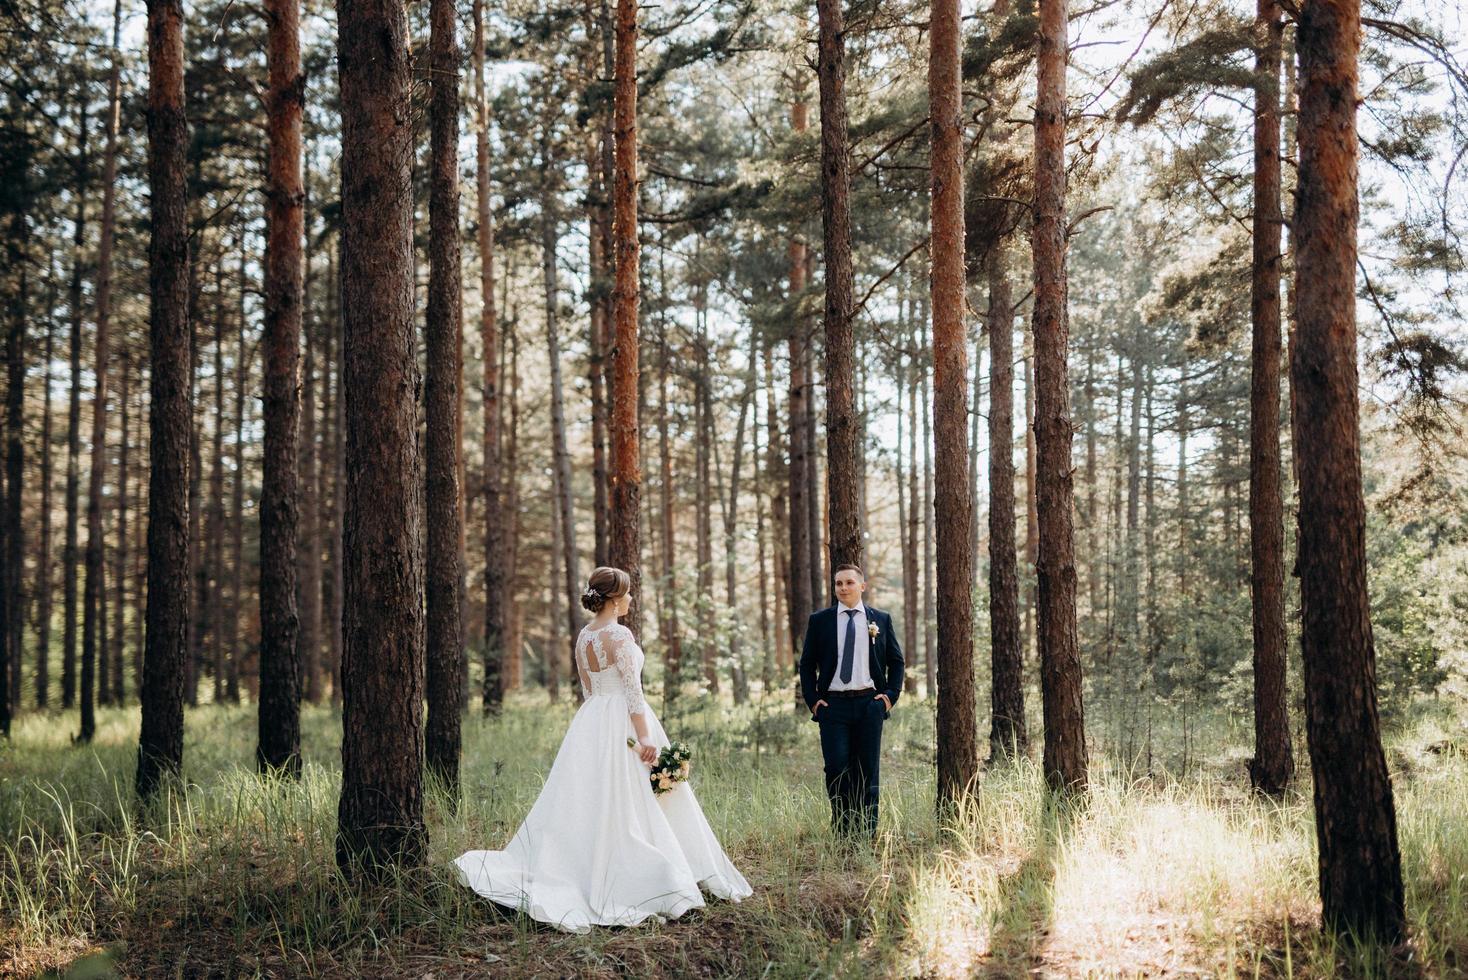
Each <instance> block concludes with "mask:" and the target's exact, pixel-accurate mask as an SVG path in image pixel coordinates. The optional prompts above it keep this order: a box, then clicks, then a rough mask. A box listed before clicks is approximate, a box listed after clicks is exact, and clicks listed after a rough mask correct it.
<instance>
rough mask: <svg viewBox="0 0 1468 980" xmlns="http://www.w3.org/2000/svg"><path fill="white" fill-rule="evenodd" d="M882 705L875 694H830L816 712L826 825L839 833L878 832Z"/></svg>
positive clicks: (885, 713) (883, 709) (885, 710)
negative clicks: (827, 804) (828, 818)
mask: <svg viewBox="0 0 1468 980" xmlns="http://www.w3.org/2000/svg"><path fill="white" fill-rule="evenodd" d="M886 715H887V709H886V708H885V707H884V706H883V703H882V702H881V701H879V700H877V698H876V697H875V696H871V697H861V698H829V699H828V700H827V703H826V704H825V705H824V706H823V707H822V708H821V709H820V711H818V712H816V721H817V722H818V723H819V724H820V727H821V756H822V757H823V758H824V760H825V764H826V795H827V796H829V797H830V798H831V825H832V826H833V827H834V828H835V829H836V830H837V832H838V833H847V834H849V833H852V832H854V831H857V830H864V831H866V833H868V834H875V833H876V831H877V796H878V791H879V790H880V788H881V782H880V778H879V777H880V768H879V758H880V755H881V749H882V722H883V721H884V720H885V719H886Z"/></svg>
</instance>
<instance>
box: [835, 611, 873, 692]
mask: <svg viewBox="0 0 1468 980" xmlns="http://www.w3.org/2000/svg"><path fill="white" fill-rule="evenodd" d="M847 609H855V610H856V615H855V616H847V615H846V610H847ZM848 619H855V620H856V643H855V644H854V645H853V646H852V648H851V680H849V681H843V680H841V658H842V656H843V655H844V653H845V649H844V647H845V644H846V621H847V620H848ZM871 642H872V638H871V637H870V636H869V635H868V634H867V607H866V604H865V603H863V602H858V603H857V604H856V605H855V606H846V605H843V604H842V603H839V602H838V603H836V673H835V674H834V675H833V676H832V677H831V686H830V690H832V691H860V690H861V689H862V688H865V687H873V686H874V685H873V684H872V662H871V654H870V648H871Z"/></svg>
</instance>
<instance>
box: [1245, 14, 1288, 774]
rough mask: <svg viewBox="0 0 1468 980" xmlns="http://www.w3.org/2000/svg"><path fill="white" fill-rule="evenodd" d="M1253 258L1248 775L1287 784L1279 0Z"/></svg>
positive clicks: (1261, 126)
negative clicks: (1251, 724) (1251, 749)
mask: <svg viewBox="0 0 1468 980" xmlns="http://www.w3.org/2000/svg"><path fill="white" fill-rule="evenodd" d="M1255 33H1256V35H1257V36H1256V37H1255V44H1256V45H1257V47H1256V49H1255V61H1254V70H1255V72H1256V73H1257V76H1258V77H1257V79H1256V81H1255V88H1254V258H1253V277H1252V283H1251V287H1252V288H1251V290H1250V296H1251V301H1250V315H1251V319H1252V321H1253V328H1254V329H1253V333H1254V343H1253V351H1252V355H1251V363H1252V372H1251V383H1250V385H1249V531H1250V534H1249V546H1250V556H1251V559H1252V561H1251V564H1250V569H1251V574H1250V578H1249V585H1250V593H1251V595H1252V596H1253V604H1254V605H1253V613H1254V615H1253V624H1254V758H1253V759H1252V760H1251V761H1250V763H1249V781H1250V782H1251V783H1253V785H1254V788H1255V789H1258V790H1259V791H1260V792H1263V793H1269V794H1273V795H1278V794H1280V793H1283V792H1284V789H1285V787H1286V786H1287V785H1288V784H1289V781H1290V776H1291V775H1292V774H1293V773H1294V768H1295V761H1294V757H1293V755H1292V754H1291V751H1290V727H1289V707H1288V703H1287V700H1288V699H1287V697H1286V691H1285V687H1286V685H1285V622H1284V496H1283V491H1282V489H1281V487H1280V479H1281V474H1280V458H1279V374H1280V355H1281V338H1280V327H1281V324H1280V309H1279V276H1280V258H1281V256H1280V238H1281V229H1282V219H1281V215H1280V203H1279V197H1280V180H1279V178H1280V159H1279V67H1280V51H1281V47H1282V44H1283V41H1282V39H1283V35H1284V20H1283V14H1282V12H1281V10H1280V7H1279V3H1278V0H1259V6H1258V16H1257V18H1256V20H1255Z"/></svg>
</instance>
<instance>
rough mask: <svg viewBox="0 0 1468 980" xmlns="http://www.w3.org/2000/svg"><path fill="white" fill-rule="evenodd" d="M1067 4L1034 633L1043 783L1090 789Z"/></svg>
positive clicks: (1057, 35) (1050, 214)
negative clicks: (1074, 469) (1075, 423)
mask: <svg viewBox="0 0 1468 980" xmlns="http://www.w3.org/2000/svg"><path fill="white" fill-rule="evenodd" d="M1066 16H1067V13H1066V0H1040V25H1039V56H1038V64H1039V77H1038V90H1037V97H1036V100H1035V208H1034V214H1035V227H1034V233H1033V241H1034V269H1035V327H1034V330H1035V443H1036V446H1035V448H1036V457H1037V458H1036V477H1035V482H1036V488H1035V493H1036V509H1037V511H1038V518H1039V532H1040V533H1039V555H1038V561H1037V564H1036V577H1037V580H1038V586H1039V588H1038V592H1039V604H1038V609H1037V620H1038V623H1037V626H1038V629H1037V634H1038V637H1039V641H1040V642H1039V646H1040V680H1041V690H1042V693H1043V700H1044V709H1045V711H1044V715H1045V756H1044V769H1045V779H1046V782H1047V783H1049V785H1050V786H1051V788H1052V789H1084V788H1085V785H1086V734H1085V715H1084V708H1083V706H1082V703H1081V664H1080V654H1079V650H1078V648H1077V647H1078V644H1077V638H1076V569H1075V528H1074V524H1073V520H1072V509H1073V503H1074V501H1073V491H1072V486H1071V458H1070V441H1071V422H1070V390H1069V389H1070V385H1069V381H1068V379H1067V377H1066V359H1067V346H1068V344H1069V339H1070V338H1069V335H1070V327H1069V323H1068V315H1067V311H1066V305H1067V299H1066V268H1065V265H1066V263H1065V238H1066V218H1065V63H1066V53H1067V46H1066V45H1067V42H1066Z"/></svg>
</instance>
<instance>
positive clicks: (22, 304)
mask: <svg viewBox="0 0 1468 980" xmlns="http://www.w3.org/2000/svg"><path fill="white" fill-rule="evenodd" d="M21 193H22V195H23V196H24V197H28V196H29V194H30V191H29V190H27V189H22V191H21ZM25 206H26V205H24V204H22V205H21V207H25ZM16 219H17V220H16V221H15V222H14V224H15V225H18V226H19V227H16V228H13V229H12V233H13V234H15V235H16V237H17V239H18V241H17V242H16V243H15V244H14V245H13V246H12V249H11V259H12V260H13V261H12V265H13V267H16V268H18V270H19V278H20V283H19V295H18V296H17V297H16V299H15V307H14V316H13V317H12V318H11V321H10V329H9V330H8V331H7V333H6V338H5V366H6V369H7V370H6V374H7V376H8V383H9V387H8V388H7V389H6V393H5V394H6V397H5V403H6V404H5V419H6V426H5V428H6V452H5V483H6V488H5V489H6V492H5V518H4V519H5V534H4V556H3V560H4V562H5V566H6V575H5V581H4V583H3V585H4V588H3V590H0V602H4V603H5V605H6V613H5V622H4V624H3V630H0V642H3V644H4V650H5V656H4V657H0V675H3V676H4V682H5V685H6V689H4V690H0V703H3V704H4V710H5V725H4V727H5V731H6V732H7V733H8V732H9V730H10V717H11V716H12V715H13V714H14V713H15V711H16V709H17V708H19V706H20V673H21V672H20V667H21V663H22V662H23V657H24V653H23V649H22V648H23V646H24V643H23V638H24V635H25V630H24V628H23V627H24V623H25V611H26V602H25V532H24V524H23V522H22V521H23V510H24V508H23V504H24V502H25V484H24V474H25V369H26V349H25V335H26V322H27V318H28V315H29V310H28V309H27V307H28V306H29V302H28V296H27V292H28V282H29V279H28V272H29V270H28V269H27V268H26V262H27V261H28V256H27V252H28V250H29V245H30V241H29V239H30V230H29V227H28V226H29V218H28V217H27V215H26V214H24V213H23V212H18V213H17V214H16ZM90 550H91V549H90V545H89V546H88V553H89V555H90ZM88 582H89V583H90V582H91V576H90V575H89V576H88ZM89 588H90V585H89ZM84 707H85V705H84Z"/></svg>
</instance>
